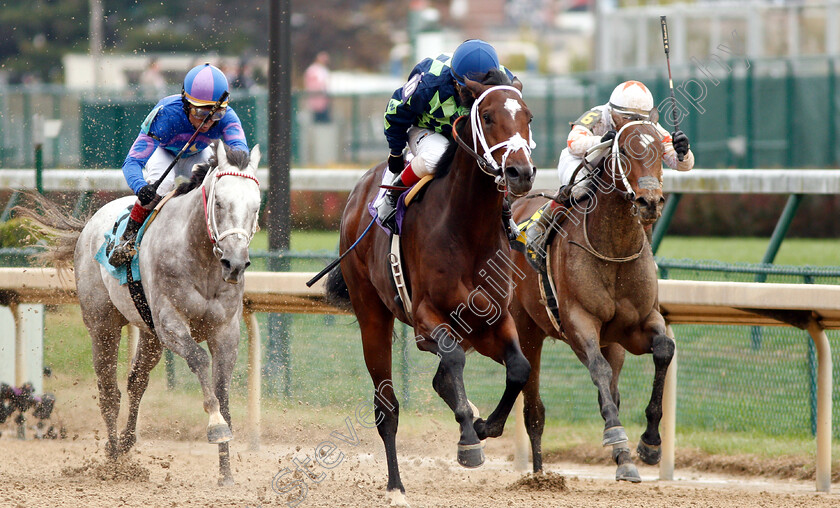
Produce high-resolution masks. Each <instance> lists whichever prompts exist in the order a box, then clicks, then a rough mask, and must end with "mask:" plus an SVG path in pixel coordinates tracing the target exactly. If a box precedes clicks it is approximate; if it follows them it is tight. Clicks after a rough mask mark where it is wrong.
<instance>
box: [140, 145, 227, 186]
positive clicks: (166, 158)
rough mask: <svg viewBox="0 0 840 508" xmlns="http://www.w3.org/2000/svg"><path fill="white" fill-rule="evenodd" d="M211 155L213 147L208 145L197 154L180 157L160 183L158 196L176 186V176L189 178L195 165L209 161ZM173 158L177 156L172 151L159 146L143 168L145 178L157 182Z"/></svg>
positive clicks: (150, 181)
mask: <svg viewBox="0 0 840 508" xmlns="http://www.w3.org/2000/svg"><path fill="white" fill-rule="evenodd" d="M211 155H213V149H212V148H211V147H209V146H208V147H207V148H205V149H204V150H202V151H200V152H198V153H197V154H195V155H191V156H189V157H181V158H180V159H178V162H177V164H175V167H174V168H172V171H170V172H169V174H168V175H166V178H164V179H163V182H161V183H160V186H159V187H158V189H157V193H158V196H165V195H166V194H167V193H168V192H169V191H171V190H172V189H173V188H175V178H176V177H179V176H182V177H185V178H189V177H190V176H191V175H192V168H193V166H194V165H196V164H201V163H202V162H207V161H208V160H209V159H210V156H211ZM173 159H175V156H174V155H173V154H172V152H170V151H169V150H167V149H165V148H163V147H162V146H159V147H157V148H156V149H155V151H154V152H153V153H152V156H151V157H149V161H148V162H146V167H144V168H143V178H145V179H146V181H147V182H149V183H155V182H157V180H158V178H160V175H162V174H163V172H164V171H166V168H168V167H169V165H170V164H171V163H172V160H173Z"/></svg>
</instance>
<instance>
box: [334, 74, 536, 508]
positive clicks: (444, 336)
mask: <svg viewBox="0 0 840 508" xmlns="http://www.w3.org/2000/svg"><path fill="white" fill-rule="evenodd" d="M466 84H467V87H468V90H469V92H470V94H471V96H472V99H473V103H472V107H471V111H470V115H469V116H468V117H461V119H459V120H458V121H456V122H455V129H453V130H454V131H455V132H454V133H453V136H454V137H455V139H456V140H458V138H461V140H470V139H472V141H473V144H472V148H470V147H469V146H468V145H467V144H466V142H464V141H459V143H458V144H456V143H451V145H450V147H449V150H448V151H447V153H446V154H444V157H443V159H442V160H441V162H440V164H438V173H437V174H436V175H435V179H434V180H432V181H431V182H430V183H429V184H428V185H427V186H426V189H425V194H424V195H423V198H422V200H421V201H419V202H417V203H414V204H412V205H411V206H410V207H409V208H408V209H407V211H406V214H405V217H404V219H403V222H402V236H401V239H402V256H403V260H404V267H405V274H404V275H405V279H406V281H407V283H408V286H409V287H410V289H411V305H410V306H409V308H408V309H404V308H403V307H402V305H401V304H400V303H398V301H397V300H396V298H395V297H396V295H397V292H396V290H395V286H394V282H393V281H392V277H391V273H390V268H389V246H390V243H391V239H390V238H389V237H388V235H387V234H386V233H384V230H382V229H380V228H374V229H375V231H374V232H373V233H372V234H370V235H367V236H365V237H364V238H362V240H361V241H359V242H358V246H357V247H356V248H355V252H350V253H349V255H348V256H346V257H345V258H344V259H343V260H342V261H341V265H340V270H333V271H332V272H331V273H330V276H329V279H328V281H327V287H328V289H327V292H328V295H329V296H330V298H331V299H332V300H333V301H339V300H340V299H342V298H343V301H344V303H347V300H348V299H349V303H350V304H351V305H352V310H353V312H354V313H355V314H356V317H357V318H358V320H359V326H360V328H361V332H362V346H363V349H364V356H365V363H366V364H367V368H368V371H369V372H370V376H371V378H372V380H373V385H374V402H373V405H374V409H375V416H376V424H377V429H378V431H379V435H380V437H381V438H382V441H383V442H384V444H385V451H386V456H387V460H388V486H387V496H388V498H389V500H390V501H391V504H392V505H393V504H396V505H406V501H405V488H404V487H403V484H402V481H401V480H400V473H399V467H398V464H397V451H396V433H397V424H398V415H399V404H398V402H397V398H396V396H395V394H394V390H393V386H392V384H391V335H392V330H393V326H394V318H395V317H396V318H397V319H399V320H400V321H403V322H404V323H408V324H412V325H413V326H414V331H415V334H416V337H415V340H416V344H417V347H418V348H419V349H420V350H423V351H428V352H431V353H433V354H436V355H437V356H439V357H440V363H439V366H438V369H437V372H436V374H435V376H434V379H433V382H432V386H433V387H434V389H435V391H436V392H437V393H438V394H439V395H440V397H441V398H442V399H443V400H444V401H445V402H446V403H447V405H449V407H450V408H451V409H452V411H453V412H454V413H455V420H456V421H457V422H458V424H459V425H460V432H461V435H460V440H459V441H458V462H459V463H460V464H461V465H463V466H465V467H478V466H480V465H481V464H482V463H483V462H484V451H483V449H482V445H481V443H480V441H481V440H483V439H485V438H486V437H497V436H500V435H501V434H502V430H503V428H504V424H505V420H506V419H507V416H508V414H509V413H510V410H511V408H512V407H513V403H514V401H515V399H516V396H517V395H518V394H519V392H520V391H521V390H522V387H523V386H524V385H525V382H526V380H527V379H528V374H529V372H530V367H529V366H528V362H527V361H526V360H525V357H524V356H523V355H522V351H521V349H520V347H519V342H518V340H517V337H516V327H515V326H514V323H513V319H512V318H511V317H510V314H509V313H508V310H507V308H508V304H509V301H510V298H511V296H512V294H511V292H510V290H509V284H510V282H509V281H510V277H511V266H512V264H511V263H510V258H509V257H508V254H507V251H508V249H509V247H508V240H507V237H506V234H505V231H504V229H503V227H502V222H501V216H502V208H503V202H504V199H505V195H504V193H503V192H501V191H507V192H509V193H511V194H514V195H522V194H524V193H527V192H528V191H529V190H530V188H531V185H532V183H533V179H534V176H535V171H536V168H535V166H534V164H533V162H532V161H531V157H530V149H531V145H530V139H531V136H530V129H529V123H530V120H531V116H532V115H531V112H530V111H529V110H528V108H527V106H526V105H525V103H524V102H523V100H522V94H521V83H519V82H518V81H514V82H513V83H512V84H511V83H510V80H509V79H508V78H507V77H506V75H505V74H504V73H497V72H494V71H491V73H488V76H487V78H485V79H483V80H482V83H478V82H475V81H470V80H466ZM514 87H515V88H514ZM478 151H483V153H482V154H481V155H479V154H478V153H477V152H478ZM482 155H483V157H482ZM386 168H387V166H386V165H385V164H384V163H382V164H379V165H378V166H376V167H375V168H373V169H371V170H370V171H368V172H367V173H366V174H365V175H364V176H363V177H362V178H361V180H360V181H359V183H358V184H357V185H356V187H355V189H354V190H353V192H352V193H351V194H350V197H349V200H348V203H347V207H346V208H345V210H344V215H343V217H342V221H341V240H340V248H341V250H342V251H343V252H345V251H346V250H347V249H348V247H349V246H350V245H351V244H352V243H353V242H354V240H356V239H357V238H359V237H360V236H361V235H362V233H363V231H364V230H365V229H366V226H368V224H369V223H370V221H371V215H370V214H369V211H368V203H370V202H371V201H372V200H373V199H374V197H375V196H376V194H377V192H378V190H379V185H380V182H381V180H382V173H383V171H385V170H386ZM494 277H495V280H494ZM500 289H502V291H500ZM505 289H506V290H507V291H504V290H505ZM348 292H349V295H348ZM407 310H408V311H409V312H407ZM469 348H474V349H475V350H477V351H478V352H479V353H481V354H483V355H486V356H488V357H490V358H492V359H494V360H495V361H497V362H499V363H501V364H504V365H505V368H506V372H507V375H506V386H505V391H504V394H503V395H502V398H501V400H500V401H499V404H498V406H497V407H496V409H495V411H493V413H492V414H491V415H490V416H489V417H488V418H487V420H486V421H484V420H482V419H480V418H479V419H476V420H475V421H474V417H477V416H478V415H475V414H474V413H473V408H472V406H471V404H470V403H469V401H468V400H467V396H466V392H465V389H464V381H463V369H464V364H465V360H466V358H465V351H467V350H468V349H469Z"/></svg>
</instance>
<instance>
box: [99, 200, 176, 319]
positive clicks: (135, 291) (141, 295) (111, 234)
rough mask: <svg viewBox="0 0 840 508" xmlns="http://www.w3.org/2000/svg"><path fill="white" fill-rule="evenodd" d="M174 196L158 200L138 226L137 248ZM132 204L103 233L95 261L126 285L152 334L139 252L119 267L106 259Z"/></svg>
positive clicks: (125, 222) (121, 232)
mask: <svg viewBox="0 0 840 508" xmlns="http://www.w3.org/2000/svg"><path fill="white" fill-rule="evenodd" d="M174 195H175V190H173V191H172V192H170V193H169V194H167V195H166V196H164V198H163V199H161V200H160V203H158V204H157V206H155V209H154V210H152V213H151V214H149V217H147V218H146V220H145V221H144V222H143V225H142V226H140V230H139V231H138V232H137V239H136V240H135V244H136V245H137V246H139V245H140V243H141V242H142V240H143V235H144V234H145V233H146V230H147V229H148V228H149V225H150V224H151V223H152V222H153V221H154V220H155V218H156V217H157V214H158V212H159V211H160V209H161V208H162V207H163V205H164V204H166V202H167V201H169V199H170V198H171V197H172V196H174ZM133 206H134V205H133V204H132V205H131V206H129V207H127V208H126V209H125V210H124V211H123V213H121V214H120V215H119V216H118V217H117V219H116V221H114V226H113V228H112V229H111V230H110V231H107V232H106V233H105V241H104V242H103V243H102V246H101V247H100V248H99V250H98V251H97V252H96V256H95V258H96V260H97V261H98V262H99V264H100V265H102V266H104V267H105V269H106V271H107V272H108V273H109V274H110V275H111V276H112V277H114V278H115V279H117V280H118V281H119V282H120V285H127V286H128V292H129V294H131V299H132V300H133V301H134V306H135V307H136V308H137V312H139V313H140V317H141V318H143V322H144V323H146V326H148V327H149V329H150V330H151V331H153V332H154V330H155V327H154V323H153V322H152V313H151V310H150V309H149V302H148V301H146V293H145V292H144V291H143V283H142V282H141V281H140V278H141V276H140V251H139V249H137V252H136V253H135V254H134V257H132V258H131V261H130V262H128V263H126V264H124V265H122V266H120V267H114V266H113V265H111V263H110V262H109V261H108V257H109V256H110V255H111V251H112V250H113V249H114V247H115V246H116V245H117V243H118V242H119V241H120V238H121V237H122V234H123V231H125V227H126V224H127V223H128V216H129V215H130V214H131V209H132V208H133Z"/></svg>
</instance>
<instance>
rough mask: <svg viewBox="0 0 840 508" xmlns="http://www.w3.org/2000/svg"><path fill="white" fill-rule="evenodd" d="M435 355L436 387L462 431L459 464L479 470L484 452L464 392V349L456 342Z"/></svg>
mask: <svg viewBox="0 0 840 508" xmlns="http://www.w3.org/2000/svg"><path fill="white" fill-rule="evenodd" d="M432 352H433V353H435V354H437V355H438V357H440V364H438V369H437V372H436V373H435V376H434V378H433V379H432V387H434V389H435V391H436V392H437V394H438V395H440V398H442V399H443V400H444V402H446V405H448V406H449V408H450V409H452V412H453V413H455V421H456V422H458V425H459V426H460V428H461V437H460V439H459V440H458V463H459V464H461V465H462V466H464V467H478V466H480V465H482V464H483V463H484V449H483V446H482V444H481V441H480V439H479V437H478V434H477V433H476V431H475V428H474V427H473V410H472V407H470V403H469V401H468V400H467V392H466V390H465V389H464V365H465V364H466V355H465V353H464V349H463V348H462V347H461V345H460V344H457V343H455V342H454V341H453V342H452V347H451V348H449V347H446V345H445V344H443V345H441V344H438V347H437V348H435V349H434V350H433V351H432Z"/></svg>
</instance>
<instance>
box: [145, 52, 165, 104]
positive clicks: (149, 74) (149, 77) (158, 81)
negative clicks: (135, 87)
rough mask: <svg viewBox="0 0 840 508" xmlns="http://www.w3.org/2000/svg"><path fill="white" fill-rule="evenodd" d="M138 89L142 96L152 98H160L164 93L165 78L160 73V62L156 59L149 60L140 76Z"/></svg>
mask: <svg viewBox="0 0 840 508" xmlns="http://www.w3.org/2000/svg"><path fill="white" fill-rule="evenodd" d="M140 87H141V88H142V89H143V94H144V95H148V96H153V97H160V96H161V95H164V94H165V93H166V78H164V77H163V73H162V72H161V71H160V62H159V61H158V59H157V58H152V59H151V60H149V65H148V66H147V67H146V69H145V70H144V71H143V73H142V74H140Z"/></svg>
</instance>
